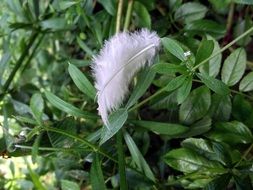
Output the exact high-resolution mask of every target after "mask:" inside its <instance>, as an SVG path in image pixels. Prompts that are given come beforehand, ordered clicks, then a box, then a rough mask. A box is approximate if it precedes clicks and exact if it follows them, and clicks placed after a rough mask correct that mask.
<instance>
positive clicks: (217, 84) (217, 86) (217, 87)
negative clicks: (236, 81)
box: [197, 73, 230, 95]
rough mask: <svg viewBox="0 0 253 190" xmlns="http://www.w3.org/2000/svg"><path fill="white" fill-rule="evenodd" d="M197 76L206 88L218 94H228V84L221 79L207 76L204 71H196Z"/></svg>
mask: <svg viewBox="0 0 253 190" xmlns="http://www.w3.org/2000/svg"><path fill="white" fill-rule="evenodd" d="M197 76H198V77H199V78H200V80H201V81H202V82H203V83H204V84H205V85H206V86H207V87H208V88H210V89H211V90H213V91H214V92H215V93H217V94H220V95H228V94H229V93H230V90H229V88H228V86H227V85H226V84H224V83H223V82H222V81H220V80H218V79H215V78H213V77H211V76H208V75H207V74H205V73H197Z"/></svg>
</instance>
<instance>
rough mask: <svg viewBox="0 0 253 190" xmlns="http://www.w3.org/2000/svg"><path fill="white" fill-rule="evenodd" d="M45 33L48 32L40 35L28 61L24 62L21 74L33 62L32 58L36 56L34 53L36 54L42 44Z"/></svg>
mask: <svg viewBox="0 0 253 190" xmlns="http://www.w3.org/2000/svg"><path fill="white" fill-rule="evenodd" d="M45 34H46V33H43V34H42V35H41V36H40V38H39V39H38V41H37V43H36V45H35V47H34V48H33V50H32V53H31V54H30V56H29V57H28V59H27V61H26V62H25V63H24V67H23V68H22V70H21V74H22V73H23V72H24V71H25V69H26V68H27V66H28V64H29V63H30V62H31V60H32V58H33V57H34V55H35V53H36V51H37V49H38V47H39V46H40V44H41V42H42V40H43V38H44V36H45Z"/></svg>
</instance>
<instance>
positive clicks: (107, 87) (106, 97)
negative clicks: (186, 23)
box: [92, 29, 160, 125]
mask: <svg viewBox="0 0 253 190" xmlns="http://www.w3.org/2000/svg"><path fill="white" fill-rule="evenodd" d="M159 46H160V38H159V37H158V35H157V34H156V33H155V32H150V31H149V30H147V29H142V30H140V31H137V32H134V33H129V32H121V33H118V34H116V35H115V36H113V37H111V38H110V39H109V40H108V41H106V42H105V44H104V47H103V48H102V49H101V50H100V52H99V54H98V55H97V56H95V57H93V64H92V68H93V75H94V77H95V88H96V89H97V100H98V112H99V114H100V115H101V117H102V120H103V122H104V123H105V125H108V114H109V113H110V112H111V111H113V110H115V109H118V108H119V106H120V105H121V104H122V102H123V100H124V98H125V96H126V95H127V93H128V86H129V83H130V82H131V79H132V78H133V76H134V75H135V73H136V72H138V71H139V70H140V69H141V68H142V67H144V66H145V65H151V64H152V62H153V59H154V57H155V55H156V52H157V51H158V49H159Z"/></svg>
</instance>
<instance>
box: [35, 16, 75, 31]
mask: <svg viewBox="0 0 253 190" xmlns="http://www.w3.org/2000/svg"><path fill="white" fill-rule="evenodd" d="M40 25H41V27H42V29H43V30H46V29H51V30H53V31H57V30H66V29H69V28H70V26H68V24H67V21H66V20H65V19H64V18H55V17H54V18H50V19H48V20H43V21H41V22H40Z"/></svg>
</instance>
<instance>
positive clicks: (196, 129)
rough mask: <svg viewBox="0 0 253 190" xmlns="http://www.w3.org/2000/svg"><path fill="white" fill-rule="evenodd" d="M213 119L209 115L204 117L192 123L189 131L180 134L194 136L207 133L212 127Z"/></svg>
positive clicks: (181, 136)
mask: <svg viewBox="0 0 253 190" xmlns="http://www.w3.org/2000/svg"><path fill="white" fill-rule="evenodd" d="M211 125H212V120H211V119H210V118H209V117H204V118H203V119H201V120H200V121H197V122H196V123H194V124H192V125H191V126H190V127H189V131H188V132H185V133H183V134H182V135H179V136H178V137H179V138H186V137H193V136H197V135H201V134H203V133H206V132H207V131H209V130H210V129H211Z"/></svg>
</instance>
